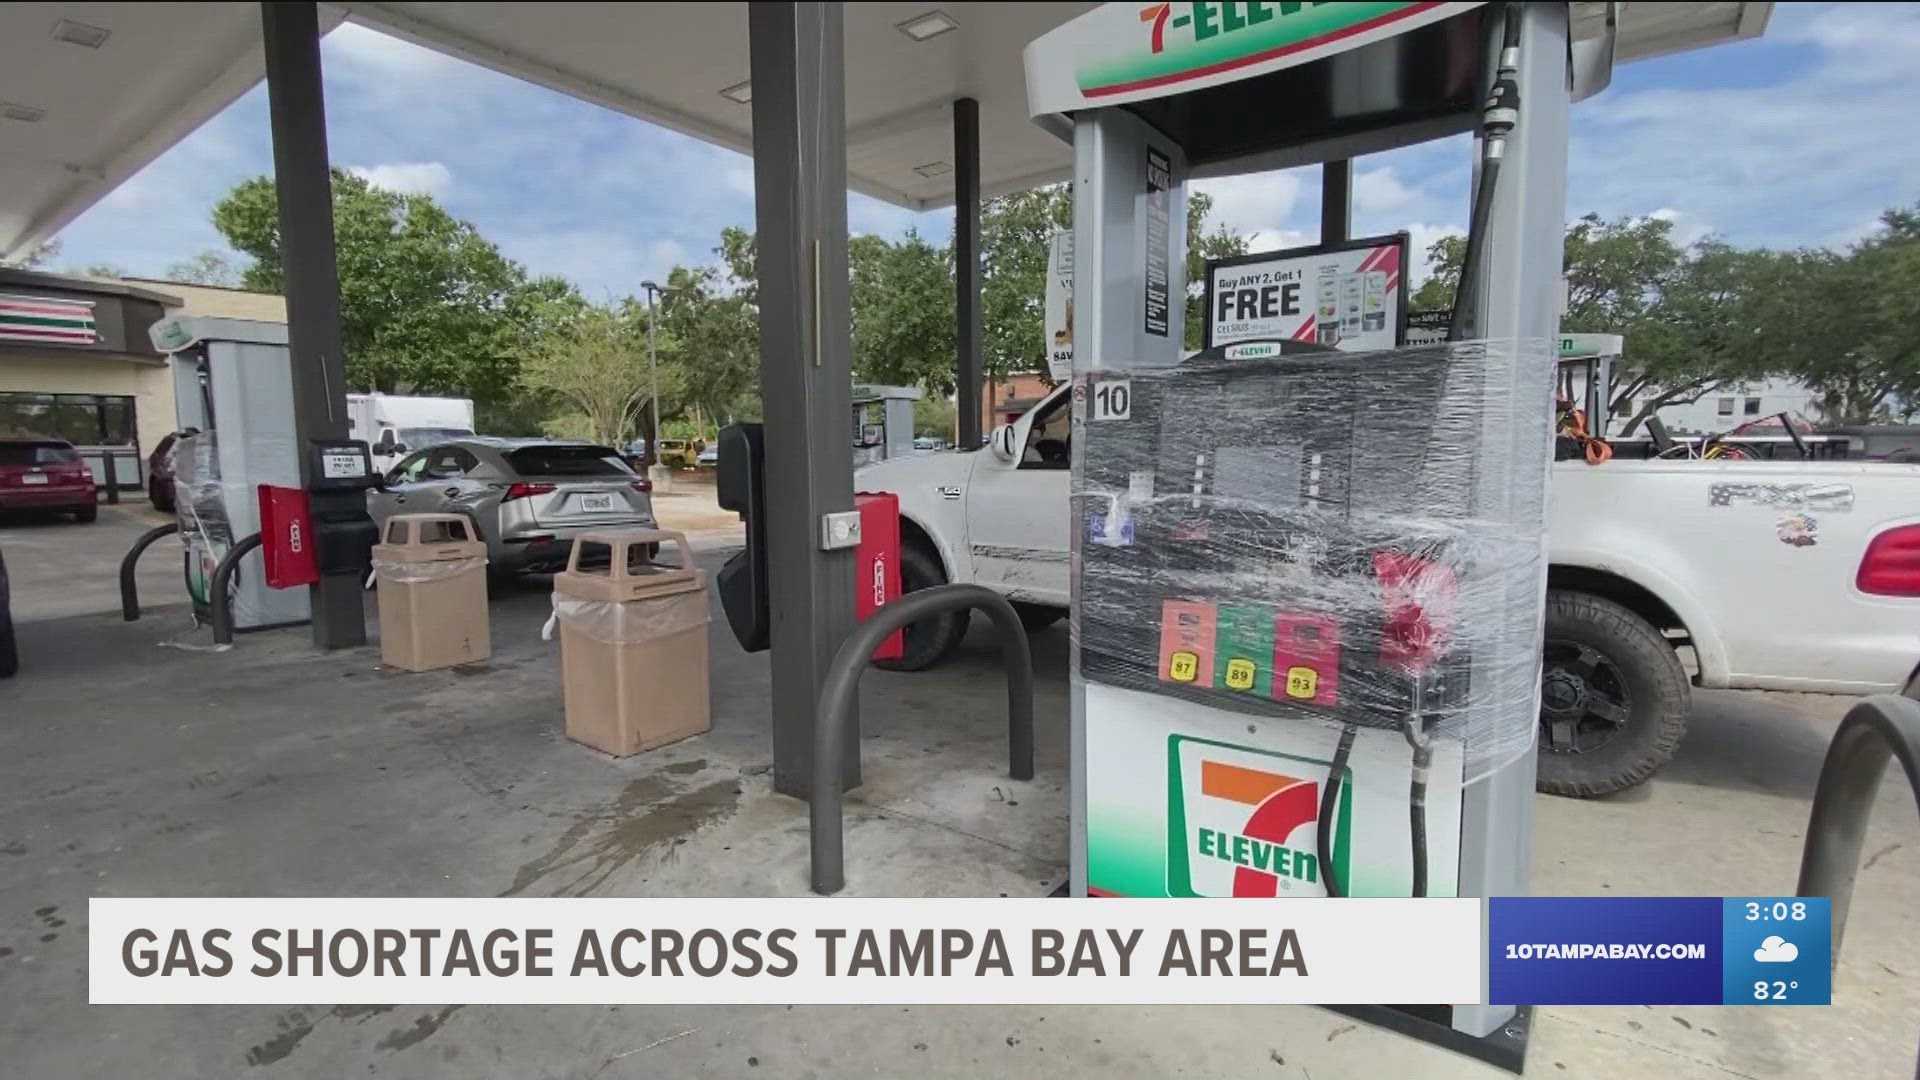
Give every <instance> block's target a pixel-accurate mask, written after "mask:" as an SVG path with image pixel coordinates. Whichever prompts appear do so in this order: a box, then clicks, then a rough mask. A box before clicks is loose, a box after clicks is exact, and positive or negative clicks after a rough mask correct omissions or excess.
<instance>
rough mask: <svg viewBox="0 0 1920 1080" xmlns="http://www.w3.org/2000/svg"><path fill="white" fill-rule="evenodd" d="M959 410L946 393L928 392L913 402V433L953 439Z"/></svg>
mask: <svg viewBox="0 0 1920 1080" xmlns="http://www.w3.org/2000/svg"><path fill="white" fill-rule="evenodd" d="M958 416H959V410H958V409H957V408H956V407H955V406H954V403H953V399H952V398H950V397H947V396H946V395H944V394H927V395H926V396H924V397H922V398H921V399H920V400H919V401H916V402H914V403H913V433H914V434H915V435H926V436H929V437H932V438H935V439H946V440H948V441H952V439H953V435H954V431H955V428H954V424H955V422H956V420H957V419H958Z"/></svg>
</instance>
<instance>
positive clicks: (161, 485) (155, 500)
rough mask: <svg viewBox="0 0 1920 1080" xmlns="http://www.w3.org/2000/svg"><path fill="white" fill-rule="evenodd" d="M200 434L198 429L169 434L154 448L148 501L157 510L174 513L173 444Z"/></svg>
mask: <svg viewBox="0 0 1920 1080" xmlns="http://www.w3.org/2000/svg"><path fill="white" fill-rule="evenodd" d="M199 433H200V432H199V430H198V429H196V428H188V429H187V430H185V431H171V432H168V433H167V435H166V437H164V438H162V439H161V440H160V444H159V445H158V446H155V447H154V448H153V453H151V454H148V455H147V501H148V502H150V503H152V504H153V508H154V509H155V510H158V511H160V512H161V513H163V514H171V513H173V444H174V443H176V442H179V441H180V440H181V439H182V438H184V437H186V436H188V435H198V434H199Z"/></svg>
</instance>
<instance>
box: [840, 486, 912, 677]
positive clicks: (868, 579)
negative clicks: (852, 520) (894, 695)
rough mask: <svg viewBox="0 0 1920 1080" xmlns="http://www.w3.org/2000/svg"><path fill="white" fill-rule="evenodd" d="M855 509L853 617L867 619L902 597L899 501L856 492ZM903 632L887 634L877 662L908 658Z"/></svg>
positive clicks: (879, 494) (876, 652)
mask: <svg viewBox="0 0 1920 1080" xmlns="http://www.w3.org/2000/svg"><path fill="white" fill-rule="evenodd" d="M853 506H854V509H856V510H858V511H860V547H859V549H858V550H857V551H855V552H854V582H853V591H854V604H853V611H854V615H855V616H856V617H857V618H858V619H859V620H860V621H861V622H866V621H867V617H868V616H870V615H872V614H873V613H874V612H876V611H878V610H880V609H881V608H883V607H885V606H887V604H888V603H889V602H890V601H893V600H897V599H899V597H900V499H899V497H898V496H895V495H892V494H889V493H887V492H884V491H882V492H865V491H862V492H857V493H855V495H854V496H853ZM906 651H907V636H906V631H904V630H895V631H894V632H893V633H891V634H889V635H887V638H886V640H884V641H882V642H881V643H880V647H879V648H877V649H875V650H873V658H874V659H875V660H898V659H900V658H901V657H902V656H904V655H906Z"/></svg>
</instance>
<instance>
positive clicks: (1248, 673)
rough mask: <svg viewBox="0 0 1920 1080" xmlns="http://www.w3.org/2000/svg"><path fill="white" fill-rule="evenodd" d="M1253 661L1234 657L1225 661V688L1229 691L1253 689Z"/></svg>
mask: <svg viewBox="0 0 1920 1080" xmlns="http://www.w3.org/2000/svg"><path fill="white" fill-rule="evenodd" d="M1253 676H1254V667H1253V661H1251V660H1243V659H1240V658H1239V657H1235V658H1234V659H1232V660H1229V661H1227V688H1228V689H1229V690H1251V689H1253Z"/></svg>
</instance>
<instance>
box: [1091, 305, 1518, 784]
mask: <svg viewBox="0 0 1920 1080" xmlns="http://www.w3.org/2000/svg"><path fill="white" fill-rule="evenodd" d="M1229 352H1230V351H1229ZM1553 374H1554V354H1553V352H1552V350H1551V349H1550V348H1549V345H1548V343H1547V342H1546V341H1520V342H1514V341H1475V342H1458V343H1449V344H1444V345H1437V346H1431V347H1422V348H1405V349H1396V350H1388V351H1380V352H1343V353H1333V352H1326V353H1307V354H1294V355H1286V356H1266V357H1264V358H1260V359H1237V360H1236V359H1222V358H1218V357H1216V356H1213V355H1211V354H1208V353H1202V354H1200V356H1198V357H1195V358H1193V359H1191V360H1188V361H1187V362H1185V363H1182V364H1179V365H1176V366H1172V367H1164V368H1154V369H1132V370H1118V371H1096V372H1084V373H1082V374H1081V375H1080V376H1079V380H1080V382H1079V384H1078V385H1077V386H1076V397H1075V401H1076V404H1075V416H1074V434H1073V437H1074V444H1075V454H1074V457H1075V466H1074V482H1073V499H1072V503H1073V510H1072V513H1073V527H1074V529H1075V530H1076V531H1077V534H1078V535H1077V536H1076V538H1075V545H1074V551H1075V559H1076V563H1075V565H1076V575H1077V584H1078V587H1077V590H1076V599H1075V609H1074V613H1073V640H1074V644H1075V647H1076V650H1077V654H1078V659H1079V673H1080V676H1081V678H1082V679H1083V680H1085V681H1086V682H1087V683H1088V684H1090V685H1092V684H1100V685H1105V686H1111V687H1117V688H1122V689H1125V690H1130V691H1143V692H1146V693H1150V694H1153V695H1158V696H1160V697H1162V698H1164V699H1166V701H1165V703H1164V704H1165V707H1166V708H1167V709H1169V710H1172V711H1173V712H1179V711H1180V710H1181V709H1183V708H1186V707H1187V706H1186V705H1185V704H1183V703H1191V705H1194V706H1200V707H1203V708H1209V709H1213V710H1226V711H1228V712H1230V713H1233V714H1238V715H1240V716H1242V717H1243V718H1244V720H1245V725H1244V726H1245V729H1246V730H1247V731H1249V732H1252V731H1256V730H1258V729H1259V728H1260V727H1261V726H1262V725H1263V724H1270V723H1275V722H1285V723H1297V724H1309V725H1312V724H1318V725H1320V726H1321V727H1322V728H1323V729H1324V731H1325V732H1326V737H1325V740H1324V741H1325V744H1326V745H1327V746H1329V747H1331V746H1333V745H1334V744H1335V742H1336V740H1337V739H1338V738H1339V737H1340V733H1341V732H1342V731H1343V730H1345V729H1352V730H1356V731H1369V730H1373V731H1383V732H1398V733H1400V734H1401V735H1403V736H1405V737H1406V738H1407V740H1408V741H1409V742H1411V741H1414V740H1416V739H1422V740H1431V742H1432V744H1433V745H1434V746H1435V747H1436V751H1435V752H1436V753H1437V754H1438V755H1439V757H1438V758H1437V759H1436V760H1437V761H1438V762H1440V766H1441V767H1440V768H1439V769H1438V770H1437V771H1439V772H1440V773H1441V774H1442V775H1448V776H1450V777H1452V778H1456V779H1457V784H1456V785H1455V786H1456V787H1457V786H1460V785H1464V784H1470V783H1473V782H1475V781H1476V780H1480V779H1483V778H1485V777H1486V776H1488V775H1490V774H1492V773H1493V772H1495V771H1496V770H1498V769H1499V768H1500V767H1501V766H1503V765H1505V764H1507V763H1510V762H1512V761H1513V760H1514V759H1516V758H1517V757H1519V756H1521V755H1523V754H1525V753H1527V752H1528V751H1529V750H1530V748H1531V747H1532V745H1533V741H1534V738H1535V732H1536V726H1537V694H1538V683H1539V660H1540V657H1539V649H1540V643H1539V634H1540V625H1541V618H1542V605H1543V602H1544V595H1545V574H1546V557H1545V519H1546V514H1545V497H1546V475H1547V463H1548V461H1549V459H1550V453H1549V450H1550V431H1549V424H1548V418H1549V416H1550V412H1549V410H1550V408H1551V401H1552V381H1553ZM1122 380H1124V388H1125V391H1126V393H1127V397H1128V400H1127V403H1126V407H1125V409H1124V410H1117V409H1114V408H1112V407H1107V408H1098V407H1092V405H1091V404H1090V403H1093V402H1096V401H1099V400H1100V399H1099V393H1100V390H1101V388H1102V387H1101V384H1102V383H1115V384H1118V383H1120V382H1121V381H1122ZM1111 391H1112V387H1109V388H1108V393H1109V399H1111ZM1121 411H1124V416H1115V415H1114V414H1115V413H1116V412H1121ZM1096 697H1097V694H1096ZM1094 700H1095V698H1094V697H1090V698H1089V701H1090V702H1092V701H1094ZM1092 708H1093V706H1092V705H1091V704H1090V706H1089V711H1090V715H1091V711H1092ZM1374 742H1376V743H1377V742H1379V740H1374ZM1384 745H1391V744H1384ZM1401 749H1402V750H1404V749H1405V747H1404V745H1403V746H1402V747H1401ZM1303 768H1304V767H1303ZM1322 768H1324V766H1322ZM1282 771H1284V770H1282ZM1296 771H1299V770H1296ZM1215 775H1219V776H1225V775H1227V774H1226V773H1219V772H1218V771H1217V770H1216V773H1215ZM1303 775H1304V773H1303ZM1405 775H1406V774H1405V767H1404V766H1402V767H1401V770H1400V772H1399V773H1398V775H1397V778H1396V779H1395V780H1394V781H1392V782H1395V783H1398V784H1400V785H1402V787H1401V788H1400V791H1401V795H1400V797H1401V798H1402V799H1404V797H1405V794H1404V793H1405V788H1404V785H1405V783H1406V781H1405V779H1404V777H1405ZM1221 782H1222V783H1227V781H1221ZM1349 782H1350V783H1352V784H1359V785H1365V784H1366V783H1367V782H1368V780H1367V775H1366V774H1365V773H1364V772H1363V771H1360V770H1356V773H1355V775H1354V776H1353V777H1352V778H1350V781H1349ZM1229 786H1230V785H1229Z"/></svg>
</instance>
